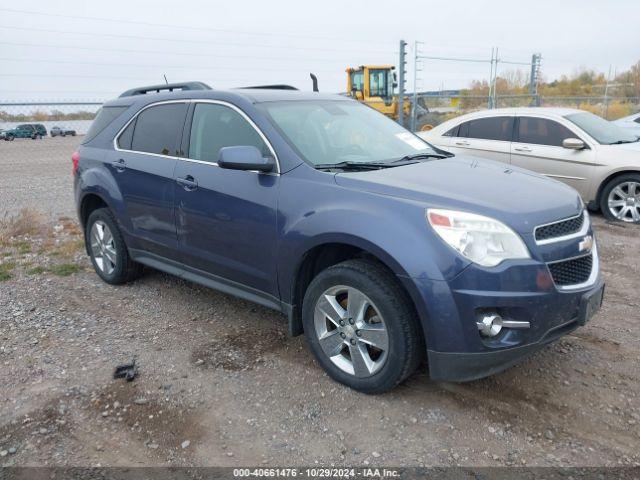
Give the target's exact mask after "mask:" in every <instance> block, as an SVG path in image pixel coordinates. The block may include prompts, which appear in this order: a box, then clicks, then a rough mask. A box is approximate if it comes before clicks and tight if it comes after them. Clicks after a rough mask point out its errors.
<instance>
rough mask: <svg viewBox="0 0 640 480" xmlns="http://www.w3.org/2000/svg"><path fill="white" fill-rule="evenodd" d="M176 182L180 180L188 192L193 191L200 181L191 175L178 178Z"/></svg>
mask: <svg viewBox="0 0 640 480" xmlns="http://www.w3.org/2000/svg"><path fill="white" fill-rule="evenodd" d="M176 182H178V185H182V188H184V189H185V190H186V191H187V192H192V191H193V190H195V189H197V188H198V182H197V181H196V179H195V178H193V177H192V176H191V175H187V176H186V177H179V178H176Z"/></svg>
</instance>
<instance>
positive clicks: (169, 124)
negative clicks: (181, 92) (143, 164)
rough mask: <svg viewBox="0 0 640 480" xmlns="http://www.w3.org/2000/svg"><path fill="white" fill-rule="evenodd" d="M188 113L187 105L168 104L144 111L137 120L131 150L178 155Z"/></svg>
mask: <svg viewBox="0 0 640 480" xmlns="http://www.w3.org/2000/svg"><path fill="white" fill-rule="evenodd" d="M186 113H187V104H186V103H167V104H163V105H156V106H154V107H149V108H147V109H146V110H143V111H142V112H141V113H140V115H138V118H137V120H136V125H135V128H134V131H133V139H132V141H131V150H135V151H136V152H146V153H158V154H161V155H176V154H177V152H176V145H177V143H178V138H179V136H180V134H181V133H182V127H183V125H184V116H185V114H186Z"/></svg>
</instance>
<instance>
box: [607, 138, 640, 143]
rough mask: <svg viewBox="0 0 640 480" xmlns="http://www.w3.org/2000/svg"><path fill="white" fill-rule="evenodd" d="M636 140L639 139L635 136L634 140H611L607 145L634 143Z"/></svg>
mask: <svg viewBox="0 0 640 480" xmlns="http://www.w3.org/2000/svg"><path fill="white" fill-rule="evenodd" d="M638 140H640V137H638V138H636V139H635V140H617V141H615V142H611V143H610V144H609V145H622V144H623V143H636V142H637V141H638Z"/></svg>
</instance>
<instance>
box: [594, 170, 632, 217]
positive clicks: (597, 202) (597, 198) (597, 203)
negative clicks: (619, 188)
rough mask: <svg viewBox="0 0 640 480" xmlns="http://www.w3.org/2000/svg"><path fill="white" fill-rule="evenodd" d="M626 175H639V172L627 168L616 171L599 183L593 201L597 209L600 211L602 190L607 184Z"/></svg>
mask: <svg viewBox="0 0 640 480" xmlns="http://www.w3.org/2000/svg"><path fill="white" fill-rule="evenodd" d="M628 174H635V175H640V170H639V169H634V168H633V167H627V168H623V169H620V170H616V171H615V172H613V173H610V174H609V176H608V177H606V178H605V179H604V180H602V181H601V182H600V185H598V190H597V192H596V196H595V200H594V204H595V207H596V208H597V209H600V200H602V192H603V191H604V188H605V187H606V186H607V185H608V184H609V182H611V180H613V179H615V178H617V177H620V176H622V175H628Z"/></svg>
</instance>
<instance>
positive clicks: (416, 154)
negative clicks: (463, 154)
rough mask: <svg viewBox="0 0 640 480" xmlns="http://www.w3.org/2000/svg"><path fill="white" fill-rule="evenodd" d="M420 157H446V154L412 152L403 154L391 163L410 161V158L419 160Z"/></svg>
mask: <svg viewBox="0 0 640 480" xmlns="http://www.w3.org/2000/svg"><path fill="white" fill-rule="evenodd" d="M421 158H447V156H446V155H442V154H440V153H414V154H413V155H405V156H404V157H401V158H399V159H397V160H394V161H393V162H391V163H400V162H410V161H411V160H420V159H421Z"/></svg>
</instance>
